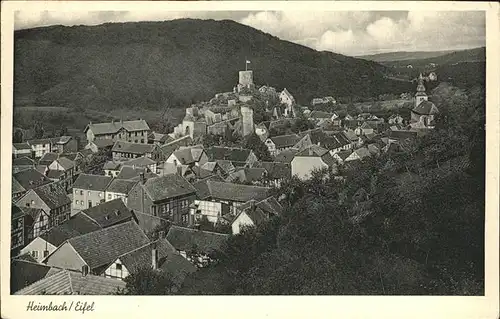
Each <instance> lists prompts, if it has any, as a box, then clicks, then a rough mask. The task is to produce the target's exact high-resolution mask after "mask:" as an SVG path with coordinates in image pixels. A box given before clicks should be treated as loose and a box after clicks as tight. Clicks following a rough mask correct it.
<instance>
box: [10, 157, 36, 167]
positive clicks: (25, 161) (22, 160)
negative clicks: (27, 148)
mask: <svg viewBox="0 0 500 319" xmlns="http://www.w3.org/2000/svg"><path fill="white" fill-rule="evenodd" d="M21 165H23V166H28V165H29V166H35V161H34V160H32V159H31V158H29V157H26V156H23V157H18V158H14V159H12V166H21Z"/></svg>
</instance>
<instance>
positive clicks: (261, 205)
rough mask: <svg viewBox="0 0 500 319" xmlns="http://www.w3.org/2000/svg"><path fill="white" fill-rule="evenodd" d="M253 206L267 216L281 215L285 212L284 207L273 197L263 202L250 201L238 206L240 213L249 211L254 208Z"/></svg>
mask: <svg viewBox="0 0 500 319" xmlns="http://www.w3.org/2000/svg"><path fill="white" fill-rule="evenodd" d="M252 205H253V207H254V208H258V209H259V210H261V211H262V212H263V213H265V214H270V215H280V214H281V213H282V212H283V207H282V206H281V205H280V203H278V201H277V200H276V198H274V197H273V196H269V197H268V198H266V199H264V200H261V201H256V200H253V199H252V200H249V201H248V202H246V203H244V204H241V205H240V206H238V210H239V211H245V210H248V209H249V208H252Z"/></svg>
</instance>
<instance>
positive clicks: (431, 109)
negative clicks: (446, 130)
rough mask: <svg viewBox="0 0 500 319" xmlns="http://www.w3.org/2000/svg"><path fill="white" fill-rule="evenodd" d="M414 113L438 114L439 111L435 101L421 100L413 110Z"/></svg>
mask: <svg viewBox="0 0 500 319" xmlns="http://www.w3.org/2000/svg"><path fill="white" fill-rule="evenodd" d="M411 111H412V112H413V113H416V114H419V115H431V114H437V113H439V110H438V108H437V107H436V105H434V103H432V102H431V101H427V100H425V101H422V102H420V104H419V105H417V106H416V107H415V108H413V110H411Z"/></svg>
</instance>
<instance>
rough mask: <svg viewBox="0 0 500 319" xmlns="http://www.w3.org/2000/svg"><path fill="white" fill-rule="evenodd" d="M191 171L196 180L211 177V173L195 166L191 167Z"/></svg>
mask: <svg viewBox="0 0 500 319" xmlns="http://www.w3.org/2000/svg"><path fill="white" fill-rule="evenodd" d="M191 171H192V172H193V173H194V174H195V175H196V177H197V178H206V177H209V176H212V175H213V173H212V171H209V170H207V169H204V168H203V167H200V166H196V165H195V166H193V167H191Z"/></svg>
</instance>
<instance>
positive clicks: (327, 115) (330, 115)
mask: <svg viewBox="0 0 500 319" xmlns="http://www.w3.org/2000/svg"><path fill="white" fill-rule="evenodd" d="M335 116H336V114H335V113H330V112H323V111H312V112H311V113H309V115H308V117H309V118H314V119H331V118H334V117H335Z"/></svg>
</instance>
